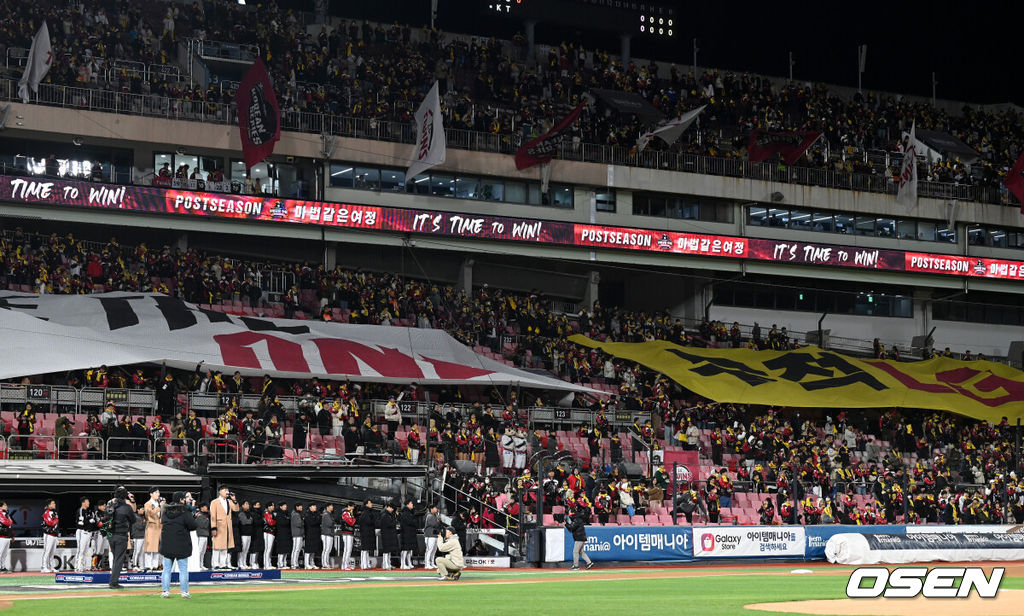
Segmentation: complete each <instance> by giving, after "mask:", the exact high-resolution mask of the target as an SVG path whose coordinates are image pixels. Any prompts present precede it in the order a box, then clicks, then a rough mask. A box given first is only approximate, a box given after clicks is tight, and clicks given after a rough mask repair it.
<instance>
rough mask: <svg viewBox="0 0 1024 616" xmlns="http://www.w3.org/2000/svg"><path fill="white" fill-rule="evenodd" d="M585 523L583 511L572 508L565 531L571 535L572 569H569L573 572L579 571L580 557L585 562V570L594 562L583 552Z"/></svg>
mask: <svg viewBox="0 0 1024 616" xmlns="http://www.w3.org/2000/svg"><path fill="white" fill-rule="evenodd" d="M587 521H588V520H587V519H586V518H585V517H584V514H583V511H581V510H580V508H579V507H574V508H573V510H572V516H570V517H569V519H568V520H567V521H566V523H565V529H566V530H568V531H569V533H570V534H572V567H570V569H571V570H573V571H579V568H580V557H581V556H582V557H583V560H585V561H586V562H587V569H590V568H591V567H593V566H594V562H593V561H592V560H590V557H589V556H587V553H586V552H584V551H583V548H584V546H585V545H586V544H587Z"/></svg>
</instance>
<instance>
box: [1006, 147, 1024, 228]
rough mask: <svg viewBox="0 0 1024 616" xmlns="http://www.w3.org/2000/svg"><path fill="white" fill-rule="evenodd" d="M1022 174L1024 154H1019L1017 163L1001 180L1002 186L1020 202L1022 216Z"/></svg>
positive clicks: (1023, 182)
mask: <svg viewBox="0 0 1024 616" xmlns="http://www.w3.org/2000/svg"><path fill="white" fill-rule="evenodd" d="M1022 172H1024V152H1022V153H1021V155H1020V157H1019V158H1018V159H1017V162H1015V163H1013V168H1012V169H1010V171H1009V173H1007V174H1006V179H1004V180H1003V186H1005V187H1006V189H1007V190H1009V191H1010V192H1012V193H1013V195H1014V196H1015V197H1017V201H1020V213H1021V214H1024V176H1022V175H1021V173H1022Z"/></svg>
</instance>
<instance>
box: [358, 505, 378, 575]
mask: <svg viewBox="0 0 1024 616" xmlns="http://www.w3.org/2000/svg"><path fill="white" fill-rule="evenodd" d="M356 524H357V525H358V526H359V568H360V569H369V568H370V557H371V556H373V553H374V552H375V551H376V550H377V512H376V511H374V510H373V501H371V500H368V501H366V504H365V505H364V506H363V512H362V513H361V514H359V521H358V522H356Z"/></svg>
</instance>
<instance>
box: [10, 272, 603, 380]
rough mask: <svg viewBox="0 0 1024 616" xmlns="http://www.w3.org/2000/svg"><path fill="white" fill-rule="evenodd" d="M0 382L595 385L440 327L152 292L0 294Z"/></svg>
mask: <svg viewBox="0 0 1024 616" xmlns="http://www.w3.org/2000/svg"><path fill="white" fill-rule="evenodd" d="M0 308H2V310H0V331H2V332H3V338H4V345H5V353H4V354H3V357H2V359H0V379H8V378H16V377H20V376H26V375H33V374H47V373H51V372H63V371H67V370H80V369H84V368H89V367H94V366H99V365H102V364H106V365H108V366H116V365H124V364H137V363H147V362H156V363H160V362H166V363H167V365H168V366H171V367H175V368H183V369H188V370H191V369H192V368H194V367H195V366H196V364H197V363H199V362H200V361H202V362H204V368H210V369H213V370H221V371H224V372H233V371H235V370H238V371H240V372H241V373H242V374H244V375H255V376H258V375H262V374H271V375H275V376H279V377H290V378H309V377H311V376H319V377H321V378H332V379H344V378H350V379H352V380H354V381H373V382H383V383H408V382H412V381H416V382H419V383H422V384H442V383H450V384H481V385H487V384H498V385H506V384H520V385H522V386H523V387H535V388H543V389H558V390H570V391H592V390H590V389H588V388H585V387H581V386H578V385H573V384H571V383H567V382H565V381H561V380H558V379H555V378H551V377H547V376H543V375H538V374H533V373H530V372H527V371H525V370H519V369H517V368H513V367H511V366H508V365H506V364H504V363H502V362H499V361H495V360H493V359H490V358H488V357H485V356H482V355H478V354H477V353H475V352H473V351H472V350H471V349H469V348H467V347H466V346H465V345H463V344H461V343H460V342H458V341H457V340H455V338H453V337H452V336H450V335H449V334H448V333H447V332H445V331H442V330H437V329H417V328H411V327H385V326H379V325H351V324H347V323H335V322H321V321H300V320H294V319H270V318H261V317H250V316H234V315H228V314H224V313H221V312H215V311H211V310H206V309H203V308H200V307H198V306H196V305H194V304H189V303H186V302H184V301H182V300H180V299H176V298H173V297H168V296H166V295H161V294H158V293H125V292H114V293H99V294H95V295H34V294H27V293H13V292H9V291H4V292H0Z"/></svg>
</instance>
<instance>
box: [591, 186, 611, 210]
mask: <svg viewBox="0 0 1024 616" xmlns="http://www.w3.org/2000/svg"><path fill="white" fill-rule="evenodd" d="M594 208H595V209H597V211H598V212H614V211H615V191H614V190H611V191H607V192H601V191H598V192H595V193H594Z"/></svg>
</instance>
